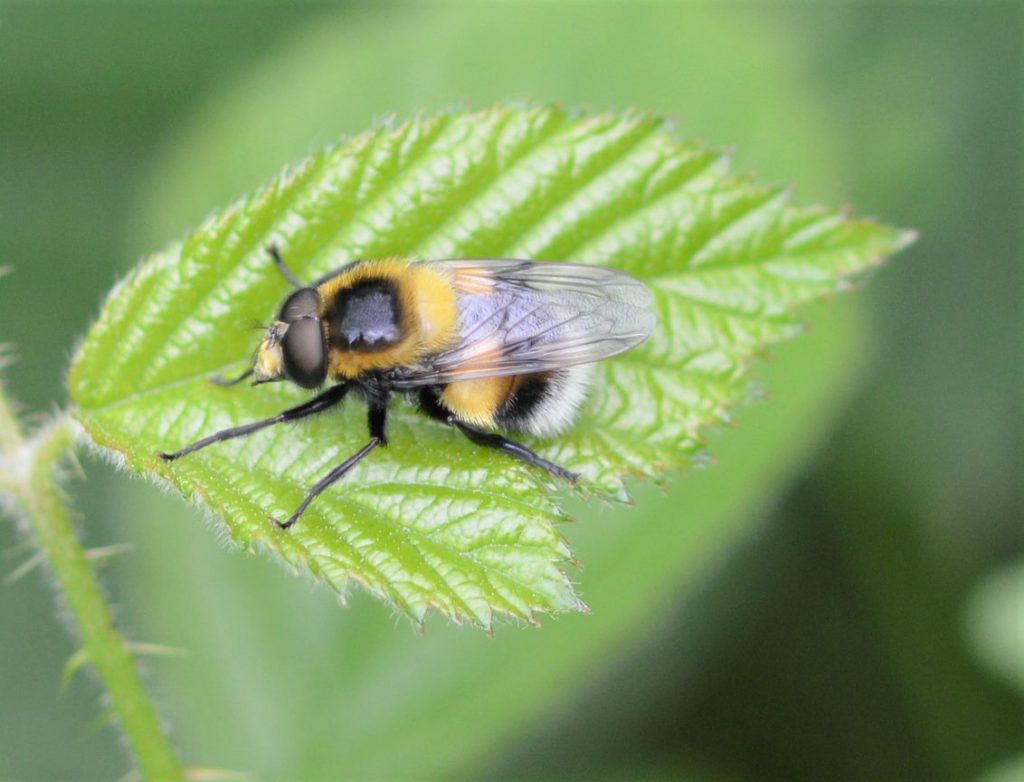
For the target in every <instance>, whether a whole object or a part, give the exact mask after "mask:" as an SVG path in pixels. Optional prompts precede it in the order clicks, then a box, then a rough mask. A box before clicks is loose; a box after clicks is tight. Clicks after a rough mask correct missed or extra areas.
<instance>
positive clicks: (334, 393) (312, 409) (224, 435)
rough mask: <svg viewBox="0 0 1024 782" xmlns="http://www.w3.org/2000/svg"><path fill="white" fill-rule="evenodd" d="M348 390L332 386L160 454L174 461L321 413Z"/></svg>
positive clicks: (166, 459)
mask: <svg viewBox="0 0 1024 782" xmlns="http://www.w3.org/2000/svg"><path fill="white" fill-rule="evenodd" d="M348 390H349V386H348V385H347V384H345V383H342V384H340V385H336V386H331V387H330V388H328V389H327V390H326V391H324V392H323V393H322V394H319V395H318V396H315V397H313V398H312V399H310V400H308V401H306V402H303V403H302V404H301V405H296V406H295V407H289V408H288V409H287V410H284V411H283V412H280V413H278V414H277V415H275V416H274V417H273V418H264V419H263V420H262V421H253V422H252V423H251V424H243V425H242V426H235V427H232V428H231V429H222V430H221V431H219V432H215V433H214V434H211V435H210V436H209V437H204V438H202V439H201V440H196V441H195V442H194V443H192V444H191V445H188V446H186V447H184V448H182V449H181V450H180V451H175V452H174V453H161V454H159V456H160V458H161V459H163V460H164V461H165V462H173V461H174V460H175V459H180V458H181V457H182V456H185V455H187V454H190V453H193V452H195V451H198V450H199V449H200V448H205V447H206V446H208V445H213V443H219V442H221V441H222V440H231V439H232V438H235V437H244V436H245V435H247V434H252V433H253V432H258V431H259V430H260V429H266V428H267V427H268V426H273V425H274V424H279V423H282V422H284V421H296V420H298V419H299V418H305V417H306V416H307V415H313V414H314V413H319V412H321V411H323V410H326V409H327V408H329V407H332V406H333V405H336V404H338V402H340V401H341V400H342V399H344V398H345V394H347V393H348Z"/></svg>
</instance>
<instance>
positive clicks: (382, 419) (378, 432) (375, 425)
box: [273, 399, 388, 529]
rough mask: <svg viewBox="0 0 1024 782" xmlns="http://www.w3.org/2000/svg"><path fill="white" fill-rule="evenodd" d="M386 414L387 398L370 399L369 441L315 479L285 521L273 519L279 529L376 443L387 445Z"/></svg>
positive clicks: (376, 444) (302, 510) (294, 520)
mask: <svg viewBox="0 0 1024 782" xmlns="http://www.w3.org/2000/svg"><path fill="white" fill-rule="evenodd" d="M387 415H388V408H387V399H382V400H373V401H371V402H370V406H369V412H368V414H367V417H368V422H369V426H370V440H369V442H368V443H366V445H364V446H363V447H362V448H360V449H359V450H358V451H356V452H355V453H354V454H352V455H351V456H350V457H348V458H347V459H346V460H345V461H343V462H342V463H341V464H339V465H338V466H337V467H335V468H334V469H333V470H331V471H330V472H329V473H327V475H325V476H324V477H323V478H321V479H320V480H319V481H317V482H316V483H315V484H314V485H313V488H311V489H310V490H309V491H308V492H306V497H305V499H303V500H302V503H301V504H300V505H299V507H297V508H296V509H295V512H294V513H293V514H292V515H291V516H289V517H288V520H287V521H278V520H277V519H273V522H274V523H275V524H276V525H277V526H278V527H280V528H281V529H288V528H289V527H291V526H292V525H293V524H294V523H295V522H296V521H298V520H299V516H301V515H302V514H303V513H305V512H306V508H308V507H309V504H310V503H311V502H312V501H313V500H315V499H316V498H317V496H319V495H320V494H321V493H322V492H323V491H324V489H326V488H328V487H329V486H331V485H332V484H335V483H337V482H338V481H340V480H341V479H342V478H344V477H345V474H346V473H347V472H348V471H349V470H351V469H352V468H353V467H355V466H356V465H357V464H359V462H361V461H362V460H363V459H364V458H365V457H366V456H367V455H369V453H370V451H372V450H373V449H374V448H376V447H377V446H378V445H387V444H388V438H387V431H386V428H387Z"/></svg>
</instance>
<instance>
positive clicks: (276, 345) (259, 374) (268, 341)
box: [253, 321, 288, 383]
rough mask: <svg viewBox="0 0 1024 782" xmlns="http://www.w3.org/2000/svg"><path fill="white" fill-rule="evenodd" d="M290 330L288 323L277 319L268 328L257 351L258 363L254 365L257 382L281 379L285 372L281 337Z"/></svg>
mask: <svg viewBox="0 0 1024 782" xmlns="http://www.w3.org/2000/svg"><path fill="white" fill-rule="evenodd" d="M287 330H288V324H287V323H282V322H281V321H277V322H276V323H274V325H273V326H271V327H270V328H269V329H267V333H266V335H265V336H264V337H263V341H262V342H260V347H259V350H257V351H256V363H255V364H254V365H253V374H254V375H255V376H256V380H257V382H260V383H267V382H270V381H272V380H280V379H281V377H282V375H283V374H284V367H283V361H282V357H281V337H283V336H284V333H285V331H287Z"/></svg>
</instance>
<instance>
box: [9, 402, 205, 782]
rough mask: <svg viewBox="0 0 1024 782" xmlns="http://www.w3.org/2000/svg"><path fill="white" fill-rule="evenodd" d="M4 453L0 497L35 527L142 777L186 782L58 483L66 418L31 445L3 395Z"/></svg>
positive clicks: (67, 439)
mask: <svg viewBox="0 0 1024 782" xmlns="http://www.w3.org/2000/svg"><path fill="white" fill-rule="evenodd" d="M0 448H2V453H0V491H3V492H6V493H9V494H10V496H11V497H12V498H13V500H14V503H15V504H16V505H17V507H18V508H19V509H20V510H21V512H22V513H23V514H24V515H25V517H26V518H27V519H28V521H29V523H30V525H31V528H32V531H33V532H34V534H35V538H36V542H37V544H38V545H39V548H40V549H41V551H42V552H43V553H44V554H45V556H46V559H47V561H48V562H49V565H50V568H51V569H52V571H53V574H54V576H55V577H56V580H57V583H58V585H59V586H60V589H61V592H62V593H63V595H64V599H65V601H66V602H67V606H68V608H69V609H70V611H71V615H72V616H73V617H74V620H75V624H76V625H77V628H78V632H79V633H80V634H81V637H82V642H83V646H84V653H85V656H86V657H87V658H88V660H89V662H90V663H91V664H92V666H93V667H94V668H95V669H96V673H97V674H98V675H99V678H100V680H101V681H102V682H103V686H104V687H106V690H107V693H108V694H109V696H110V705H111V708H112V711H113V714H114V716H115V717H116V719H117V721H118V722H119V723H120V725H121V729H122V730H123V731H124V735H125V738H126V739H127V742H128V745H129V747H130V748H131V750H132V752H133V753H134V755H135V758H136V760H137V762H138V768H139V771H140V773H141V774H142V776H143V778H145V779H152V780H183V779H184V778H185V777H184V774H183V772H182V767H181V763H180V762H179V761H178V759H177V757H175V755H174V753H173V752H172V750H171V747H170V744H169V743H168V741H167V738H166V737H165V736H164V734H163V731H161V729H160V724H159V722H158V720H157V716H156V711H155V709H154V708H153V704H152V703H151V702H150V700H149V698H148V696H147V695H146V691H145V689H144V688H143V686H142V681H141V680H140V679H139V675H138V672H137V671H136V669H135V663H134V661H133V659H132V656H131V653H130V651H129V649H128V647H127V645H126V642H125V640H124V638H122V637H121V635H120V634H119V633H118V632H117V630H115V629H114V624H113V619H112V617H111V613H110V609H109V607H108V606H107V604H106V602H105V601H104V599H103V593H102V591H101V590H100V587H99V584H98V583H97V581H96V579H95V577H94V575H93V572H92V570H91V568H90V567H89V562H88V560H87V559H86V555H85V552H84V551H83V549H82V546H81V545H80V543H79V541H78V538H77V536H76V535H75V532H74V529H73V527H72V525H71V519H70V515H69V513H68V509H67V506H66V505H65V504H64V502H63V499H62V494H61V490H60V488H59V487H58V485H57V482H56V479H55V476H54V470H55V468H56V466H57V463H58V461H59V460H60V459H61V458H62V457H63V456H65V455H66V454H67V453H68V451H69V450H70V448H71V432H70V428H69V423H68V419H67V416H66V415H61V416H58V417H57V418H55V419H53V420H52V421H50V422H49V423H48V424H47V425H46V426H45V427H44V428H43V429H41V430H40V431H39V432H38V433H37V434H35V435H34V436H33V437H31V438H29V439H25V438H24V437H23V435H22V433H21V430H20V427H19V426H18V425H17V420H16V418H15V417H14V416H13V415H12V413H11V409H10V406H9V404H8V402H7V400H6V398H5V396H4V394H3V393H2V390H0Z"/></svg>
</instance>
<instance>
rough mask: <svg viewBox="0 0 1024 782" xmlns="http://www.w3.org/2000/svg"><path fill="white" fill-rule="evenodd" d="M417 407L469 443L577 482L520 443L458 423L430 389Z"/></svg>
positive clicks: (576, 479)
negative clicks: (452, 428)
mask: <svg viewBox="0 0 1024 782" xmlns="http://www.w3.org/2000/svg"><path fill="white" fill-rule="evenodd" d="M419 406H420V410H422V411H423V412H424V413H425V414H426V415H428V416H430V417H431V418H433V419H435V420H437V421H441V422H442V423H445V424H447V425H448V426H454V427H455V428H456V429H458V430H459V431H460V432H462V433H463V434H464V435H466V437H467V438H468V439H469V441H470V442H473V443H476V444H477V445H483V446H485V447H487V448H495V449H497V450H499V451H501V452H502V453H506V454H508V455H509V456H512V457H514V458H516V459H519V460H520V461H523V462H526V463H527V464H529V465H532V466H534V467H540V468H541V469H542V470H545V471H546V472H547V473H549V474H550V475H553V476H555V477H556V478H561V479H563V480H566V481H569V483H572V484H575V483H576V481H578V480H579V477H580V476H579V473H575V472H570V471H569V470H567V469H565V468H564V467H560V466H559V465H557V464H555V463H554V462H549V461H548V460H547V459H545V458H544V457H543V456H541V455H540V454H538V453H537V452H536V451H533V450H531V449H530V448H527V447H526V446H525V445H523V444H522V443H517V442H516V441H515V440H510V439H509V438H507V437H504V436H503V435H500V434H495V433H493V432H487V431H484V430H483V429H479V428H477V427H475V426H472V425H470V424H467V423H463V422H462V421H459V420H458V419H457V418H456V417H455V416H454V415H453V414H452V413H451V412H449V411H448V410H446V409H445V408H443V407H442V406H441V403H440V402H439V401H438V399H437V394H436V393H435V392H434V391H433V390H432V389H424V390H423V391H421V392H420V397H419Z"/></svg>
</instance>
